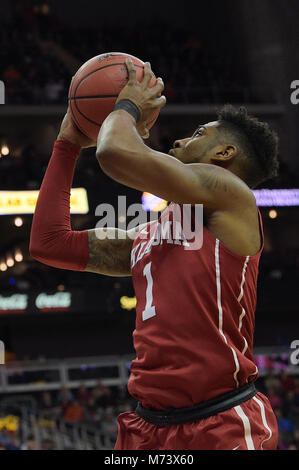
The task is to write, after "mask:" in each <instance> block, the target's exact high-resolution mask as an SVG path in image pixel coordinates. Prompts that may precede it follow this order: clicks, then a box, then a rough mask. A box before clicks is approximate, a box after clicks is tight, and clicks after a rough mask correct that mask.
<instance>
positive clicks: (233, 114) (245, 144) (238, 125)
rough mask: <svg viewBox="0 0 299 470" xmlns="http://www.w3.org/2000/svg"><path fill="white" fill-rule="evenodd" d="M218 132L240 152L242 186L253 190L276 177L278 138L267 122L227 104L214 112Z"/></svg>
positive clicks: (243, 109) (242, 108)
mask: <svg viewBox="0 0 299 470" xmlns="http://www.w3.org/2000/svg"><path fill="white" fill-rule="evenodd" d="M218 121H219V123H220V129H223V130H224V131H225V132H228V133H229V134H230V135H231V136H233V137H234V138H235V139H236V140H237V142H238V144H239V149H240V150H241V156H242V157H244V158H243V162H244V167H245V168H246V183H247V184H248V185H249V186H250V187H252V188H253V187H256V186H258V185H259V184H260V183H262V182H263V181H265V180H268V179H271V178H274V177H275V176H277V175H278V168H279V162H278V136H277V134H276V132H275V131H274V130H272V129H271V128H270V126H269V124H268V123H266V122H262V121H259V120H258V119H257V118H256V117H254V116H250V115H249V114H248V112H247V109H246V108H245V107H240V108H238V109H237V108H235V107H234V106H232V105H230V104H227V105H225V106H223V108H221V109H220V110H219V111H218Z"/></svg>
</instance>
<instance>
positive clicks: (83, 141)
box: [57, 108, 97, 148]
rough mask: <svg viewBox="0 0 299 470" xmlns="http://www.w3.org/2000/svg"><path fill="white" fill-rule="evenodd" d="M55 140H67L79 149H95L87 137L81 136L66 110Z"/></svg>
mask: <svg viewBox="0 0 299 470" xmlns="http://www.w3.org/2000/svg"><path fill="white" fill-rule="evenodd" d="M57 140H67V141H68V142H71V143H73V144H75V145H78V146H79V147H81V148H87V147H96V146H97V143H96V142H93V141H92V140H91V139H90V138H89V137H87V136H86V135H85V134H83V133H82V132H81V131H80V129H78V127H77V126H76V124H75V123H74V121H73V119H72V116H71V111H70V109H69V108H68V110H67V113H66V115H65V116H64V118H63V121H62V123H61V127H60V131H59V134H58V136H57Z"/></svg>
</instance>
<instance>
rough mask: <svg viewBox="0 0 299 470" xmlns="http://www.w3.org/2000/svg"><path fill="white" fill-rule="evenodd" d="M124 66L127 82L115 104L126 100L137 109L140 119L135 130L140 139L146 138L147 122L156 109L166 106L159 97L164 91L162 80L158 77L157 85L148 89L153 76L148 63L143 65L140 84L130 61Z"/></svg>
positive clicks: (161, 97) (164, 100)
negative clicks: (127, 74)
mask: <svg viewBox="0 0 299 470" xmlns="http://www.w3.org/2000/svg"><path fill="white" fill-rule="evenodd" d="M126 66H127V69H128V73H129V80H128V83H127V84H126V86H125V87H124V88H123V89H122V90H121V92H120V94H119V95H118V98H117V100H116V103H118V102H119V101H120V100H125V99H126V100H130V101H132V102H133V103H134V104H135V105H136V106H137V107H138V109H139V111H140V119H139V121H138V123H137V130H138V132H139V134H140V135H141V137H143V138H147V137H148V135H149V131H148V129H147V127H146V123H147V121H148V120H149V118H150V117H151V116H152V115H153V113H154V112H155V111H156V110H157V109H159V108H162V107H163V106H165V104H166V98H165V96H164V95H162V96H161V93H162V91H163V90H164V83H163V80H162V78H160V77H159V78H158V79H157V83H156V84H155V85H154V86H153V87H151V88H150V87H149V83H150V81H151V78H152V74H153V72H152V69H151V65H150V63H149V62H145V64H144V77H143V79H142V81H141V82H139V81H138V80H137V79H136V69H135V66H134V64H133V62H132V60H131V59H129V58H127V59H126ZM142 134H143V135H142Z"/></svg>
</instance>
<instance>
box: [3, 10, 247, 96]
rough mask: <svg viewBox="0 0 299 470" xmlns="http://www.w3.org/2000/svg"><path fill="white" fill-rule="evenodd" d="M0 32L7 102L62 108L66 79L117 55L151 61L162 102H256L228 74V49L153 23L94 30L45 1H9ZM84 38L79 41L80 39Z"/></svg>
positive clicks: (195, 33)
mask: <svg viewBox="0 0 299 470" xmlns="http://www.w3.org/2000/svg"><path fill="white" fill-rule="evenodd" d="M15 4H16V7H15V11H14V14H13V17H12V20H11V23H9V24H2V27H1V32H0V58H1V60H0V79H1V80H3V82H4V83H5V86H6V102H7V103H8V104H45V103H46V104H54V103H61V102H63V103H65V102H66V98H67V90H68V86H69V83H70V78H71V76H72V75H73V73H75V71H76V70H77V69H78V68H79V66H80V65H81V64H82V63H84V62H85V61H86V60H88V59H90V58H91V57H93V56H95V55H97V54H101V53H105V52H110V51H124V52H128V53H130V54H132V55H135V56H136V57H139V58H141V59H143V60H144V61H146V60H150V61H151V64H152V68H153V70H154V71H156V74H157V75H158V76H161V77H163V80H164V83H165V85H166V87H165V95H166V97H167V99H168V102H177V103H180V102H184V103H218V102H227V101H229V102H243V101H246V102H250V101H256V97H254V95H253V93H252V92H251V91H250V87H249V86H248V84H247V83H246V80H247V74H245V77H243V78H242V77H241V75H242V74H241V67H239V69H238V74H235V73H234V74H232V73H231V70H232V67H231V64H232V60H233V50H232V49H231V48H229V47H225V46H223V51H220V50H219V47H220V45H221V44H218V49H217V50H215V51H213V50H212V48H211V46H210V44H209V41H207V40H205V39H204V38H203V37H202V35H201V33H200V32H198V31H197V30H194V31H193V30H192V29H190V28H188V29H187V28H186V27H185V29H179V28H175V27H174V26H173V25H172V24H171V23H168V24H164V23H163V22H160V21H158V20H157V21H155V23H152V24H147V23H144V24H140V23H139V24H138V25H137V26H136V27H133V26H127V25H121V24H118V25H117V28H115V26H112V27H111V26H109V25H107V24H104V25H100V27H99V25H98V22H97V23H96V24H95V26H94V28H91V27H90V26H89V27H88V29H87V28H85V29H84V27H83V28H82V27H81V29H80V26H79V24H76V29H75V28H70V27H68V26H67V25H65V24H62V23H61V21H60V20H59V19H58V18H57V17H55V15H54V14H53V13H52V11H51V7H50V5H49V4H48V2H47V1H44V2H33V1H32V2H26V3H25V2H15ZM82 38H84V40H82Z"/></svg>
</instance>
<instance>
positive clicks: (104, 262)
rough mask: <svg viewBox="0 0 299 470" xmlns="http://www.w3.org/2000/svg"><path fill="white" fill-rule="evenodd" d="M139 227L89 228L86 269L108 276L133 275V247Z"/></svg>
mask: <svg viewBox="0 0 299 470" xmlns="http://www.w3.org/2000/svg"><path fill="white" fill-rule="evenodd" d="M139 229H140V227H137V228H136V229H132V230H128V231H125V230H121V229H118V228H99V229H94V230H89V231H88V243H89V256H88V263H87V266H86V268H85V271H89V272H94V273H99V274H105V275H106V276H119V277H121V276H131V249H132V245H133V241H134V238H135V236H136V235H137V233H138V231H139Z"/></svg>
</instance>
